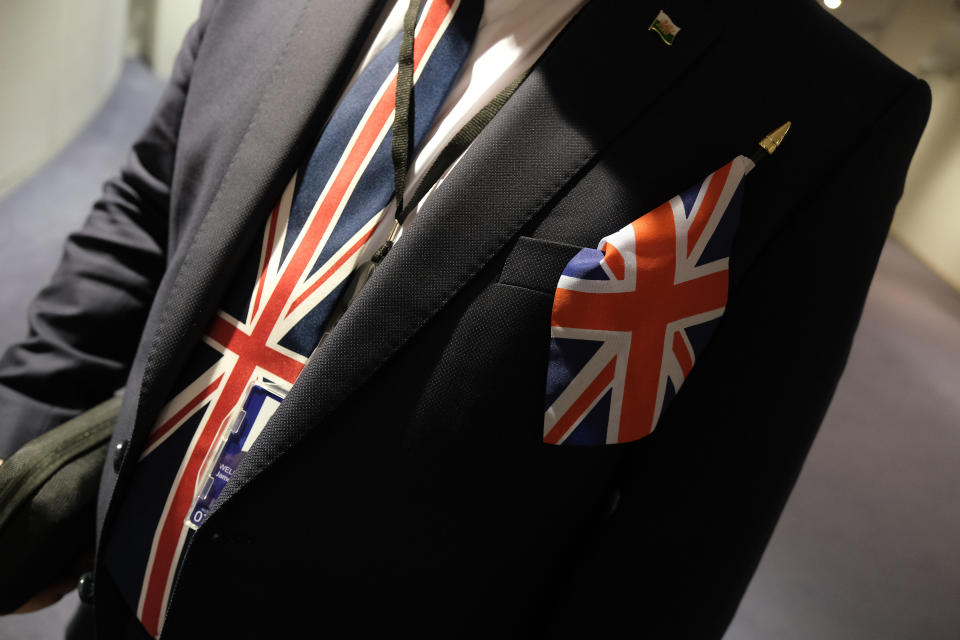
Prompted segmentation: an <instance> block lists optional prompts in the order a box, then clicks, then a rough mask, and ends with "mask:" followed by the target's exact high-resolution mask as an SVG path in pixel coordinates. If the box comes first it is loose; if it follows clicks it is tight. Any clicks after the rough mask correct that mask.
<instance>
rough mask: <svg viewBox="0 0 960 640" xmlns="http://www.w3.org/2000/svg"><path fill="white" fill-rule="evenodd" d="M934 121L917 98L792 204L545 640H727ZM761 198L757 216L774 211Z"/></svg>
mask: <svg viewBox="0 0 960 640" xmlns="http://www.w3.org/2000/svg"><path fill="white" fill-rule="evenodd" d="M929 110H930V92H929V88H928V87H927V86H926V85H925V84H923V83H922V82H919V81H916V82H914V83H912V84H911V85H910V86H909V89H908V90H907V91H905V92H904V94H903V95H902V96H901V97H900V99H899V100H898V101H897V102H896V104H894V105H893V106H892V108H891V109H890V110H889V111H888V112H887V114H886V115H885V117H883V118H882V119H880V120H879V121H878V122H877V123H875V124H874V126H873V127H872V128H871V130H870V132H869V134H868V135H866V136H865V137H864V138H863V139H862V140H861V141H860V143H859V145H858V146H857V148H856V149H854V151H853V152H852V153H850V154H849V155H848V156H847V157H846V158H844V159H843V160H842V161H841V162H840V163H839V165H838V166H837V169H836V171H835V172H833V174H832V175H831V176H830V177H829V179H828V180H827V183H826V184H825V185H823V188H822V189H820V190H819V192H818V193H816V194H808V195H807V196H805V197H804V198H803V200H804V201H802V202H796V203H792V206H793V207H794V209H795V211H794V214H793V216H792V218H791V219H790V221H789V223H788V224H787V225H786V226H785V227H784V228H782V229H780V230H779V232H778V233H777V235H775V236H774V238H773V239H772V241H771V242H770V243H769V244H768V245H767V246H766V247H765V248H764V250H763V252H762V253H761V254H760V255H759V257H758V258H757V259H756V260H755V261H754V262H753V264H751V265H749V266H747V267H746V270H745V271H744V273H743V275H742V278H739V282H738V283H737V286H736V288H735V289H733V290H732V291H731V296H730V300H729V304H728V307H727V310H726V314H725V316H724V318H723V320H722V322H721V324H720V325H719V326H718V328H717V331H716V334H715V335H714V337H713V339H712V341H711V343H710V345H709V347H708V348H707V350H706V352H705V353H704V354H703V357H702V358H701V359H700V360H699V361H698V362H697V364H696V366H695V367H694V369H693V371H692V373H691V375H690V377H689V379H688V380H687V381H686V382H685V383H684V385H683V387H682V388H681V389H680V391H679V392H678V395H677V397H676V399H675V400H674V402H673V403H672V404H671V406H670V408H669V409H668V411H667V412H666V413H665V415H664V417H663V419H662V420H661V421H660V424H659V425H658V426H657V429H656V431H655V432H654V433H653V434H652V435H650V436H648V437H647V438H644V439H643V440H640V441H638V442H636V443H633V444H630V445H625V447H626V448H625V455H624V458H623V460H622V463H621V465H620V467H619V469H618V473H617V475H616V489H617V492H618V495H619V501H618V502H617V504H616V507H615V508H614V509H613V510H612V513H611V514H610V515H609V516H608V517H607V518H606V519H605V520H603V521H602V522H601V523H599V524H598V526H597V527H596V528H595V529H594V531H593V532H592V534H591V536H590V537H589V539H587V540H585V541H584V543H583V545H582V555H581V557H579V558H578V559H576V560H572V561H571V563H570V565H568V566H567V567H566V569H567V575H566V577H565V580H564V581H563V582H560V583H558V584H557V585H556V589H555V591H556V593H557V594H558V596H557V598H556V599H555V600H554V602H553V604H555V605H556V606H555V607H553V609H552V612H553V613H552V615H550V617H549V618H548V619H547V620H545V621H544V624H545V625H546V627H547V628H548V629H549V633H547V634H545V636H546V637H551V638H553V637H598V638H606V637H610V638H613V637H626V636H629V637H638V638H720V637H721V636H722V635H723V633H724V631H725V629H726V626H727V625H728V624H729V622H730V620H731V618H732V616H733V614H734V612H735V611H736V607H737V604H738V603H739V601H740V598H741V597H742V595H743V593H744V590H745V589H746V587H747V585H748V583H749V581H750V578H751V577H752V575H753V572H754V570H755V568H756V566H757V563H758V562H759V559H760V556H761V554H762V552H763V549H764V547H765V546H766V544H767V541H768V539H769V537H770V535H771V534H772V532H773V529H774V526H775V524H776V522H777V519H778V517H779V515H780V512H781V509H782V508H783V505H784V503H785V501H786V499H787V496H788V495H789V492H790V489H791V487H792V486H793V483H794V482H795V480H796V478H797V475H798V473H799V471H800V467H801V465H802V463H803V460H804V458H805V457H806V454H807V451H808V450H809V447H810V445H811V443H812V441H813V438H814V436H815V434H816V432H817V429H818V427H819V425H820V422H821V421H822V419H823V416H824V414H825V412H826V409H827V406H828V405H829V403H830V399H831V397H832V395H833V393H834V390H835V388H836V385H837V382H838V380H839V377H840V374H841V373H842V371H843V368H844V365H845V363H846V360H847V356H848V354H849V351H850V346H851V343H852V340H853V335H854V331H855V329H856V326H857V324H858V322H859V319H860V314H861V312H862V309H863V304H864V301H865V298H866V295H867V291H868V288H869V285H870V281H871V278H872V276H873V273H874V270H875V268H876V264H877V260H878V258H879V255H880V252H881V250H882V248H883V244H884V240H885V238H886V235H887V230H888V228H889V225H890V221H891V218H892V216H893V210H894V206H895V204H896V202H897V200H898V199H899V197H900V194H901V193H902V189H903V183H904V178H905V174H906V170H907V166H908V165H909V162H910V159H911V157H912V155H913V152H914V149H915V148H916V145H917V142H918V140H919V137H920V134H921V132H922V131H923V128H924V125H925V123H926V118H927V115H928V113H929ZM791 135H793V133H791ZM788 144H789V137H788V138H787V140H786V141H785V145H788ZM784 148H785V149H786V146H785V147H784ZM778 153H779V152H778ZM775 161H776V156H774V158H773V159H772V160H771V161H770V162H771V163H772V162H775ZM750 179H759V175H752V176H750V178H748V179H747V181H746V182H745V189H746V191H745V195H744V199H745V200H744V201H745V202H747V200H748V199H749V198H750V197H751V190H750V182H749V180H750ZM752 194H753V195H752V197H754V198H755V202H759V203H760V204H759V205H758V209H757V210H758V211H762V208H763V206H762V202H764V201H766V202H770V201H771V200H769V199H766V200H765V198H766V197H767V196H769V197H770V198H773V197H775V196H776V194H774V193H770V194H759V193H758V192H757V191H756V190H754V191H753V192H752ZM745 206H746V205H745ZM743 224H747V219H746V217H744V221H743ZM732 268H735V267H733V266H732Z"/></svg>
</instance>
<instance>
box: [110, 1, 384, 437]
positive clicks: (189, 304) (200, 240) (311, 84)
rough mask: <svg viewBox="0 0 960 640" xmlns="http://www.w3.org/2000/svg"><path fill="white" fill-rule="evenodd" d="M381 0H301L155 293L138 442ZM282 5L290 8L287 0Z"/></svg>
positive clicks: (334, 95)
mask: <svg viewBox="0 0 960 640" xmlns="http://www.w3.org/2000/svg"><path fill="white" fill-rule="evenodd" d="M383 4H384V0H358V1H356V2H350V3H340V2H335V1H334V0H305V1H304V2H302V3H300V4H299V10H300V15H299V18H298V19H297V21H296V22H295V23H294V26H293V28H292V30H291V32H290V34H289V36H288V40H287V42H286V45H285V46H284V47H283V49H282V53H280V55H279V58H278V59H277V60H275V61H274V63H273V70H272V72H271V80H270V82H269V83H268V85H267V89H266V90H265V91H264V94H263V96H262V98H261V100H260V104H259V105H258V107H257V109H256V112H255V114H254V116H253V119H252V120H251V122H250V123H249V125H248V127H247V129H246V132H245V133H244V135H243V138H242V139H241V140H240V143H239V145H238V147H237V151H236V154H235V156H234V158H233V160H232V161H231V163H230V165H229V167H228V169H227V170H226V173H225V174H224V176H223V179H222V182H221V184H220V186H219V189H218V191H217V193H216V195H215V196H214V198H213V202H212V204H211V205H210V207H209V209H208V211H207V213H206V215H205V216H203V218H202V221H201V222H200V224H199V225H198V226H197V228H196V229H195V230H194V231H193V237H192V239H189V240H188V241H187V243H186V247H185V249H183V250H182V251H180V252H178V253H177V254H176V255H175V256H174V257H173V259H172V260H171V264H172V266H171V270H170V273H171V274H173V277H172V280H171V281H170V282H169V283H164V285H162V289H161V291H160V293H159V294H158V300H162V303H161V304H160V306H159V308H158V309H157V310H155V312H157V311H158V312H159V319H158V321H157V323H156V327H157V328H156V331H155V332H154V334H153V337H152V341H151V344H150V348H149V350H148V352H147V358H146V363H145V365H144V368H143V373H142V379H141V381H140V384H139V390H140V394H139V400H138V403H137V405H136V407H135V412H136V414H135V418H134V419H133V420H124V421H123V422H124V423H126V424H128V425H129V427H128V428H132V427H133V425H136V427H137V428H136V430H135V431H134V432H133V434H132V439H133V442H132V443H131V444H132V449H133V450H135V451H137V450H139V449H140V443H142V441H143V440H144V439H145V437H146V435H147V432H149V430H150V427H151V426H152V425H153V424H154V422H155V420H156V417H157V415H158V413H159V411H160V409H161V408H162V406H163V404H164V402H165V401H166V399H167V397H168V396H169V393H170V389H171V386H172V384H173V382H174V380H175V378H176V375H177V372H178V371H179V369H180V367H181V366H182V365H183V362H184V360H185V358H186V356H187V355H188V354H189V349H184V348H183V345H192V344H195V343H196V341H197V340H199V338H200V336H201V335H202V333H203V331H204V330H205V328H206V327H207V326H208V324H209V322H210V320H211V318H212V316H213V314H214V313H215V311H216V309H217V308H218V306H219V302H220V300H221V298H222V295H223V292H224V288H225V285H226V284H227V283H228V282H229V280H230V277H229V276H230V274H231V273H233V272H234V271H235V270H236V267H237V266H238V262H239V259H240V258H241V257H242V256H243V255H245V253H246V251H245V249H246V247H247V246H248V245H249V243H250V242H251V240H252V239H253V238H254V237H255V236H256V234H257V231H258V230H259V229H260V226H261V225H262V224H263V220H264V219H265V218H266V213H267V212H268V210H269V208H270V207H271V206H272V205H273V204H274V202H275V201H276V200H277V199H278V198H279V197H280V193H281V192H282V190H283V188H284V186H285V185H286V182H287V180H289V178H290V176H291V175H292V174H293V171H294V170H295V169H296V165H297V163H298V162H299V160H300V159H301V158H302V155H303V153H305V152H306V151H307V149H308V147H309V145H310V144H311V143H312V141H313V134H315V133H316V132H317V131H319V129H320V127H321V126H322V124H323V122H324V121H325V120H326V118H327V117H328V116H329V114H330V112H331V110H332V108H333V106H334V105H335V103H336V100H337V99H338V97H339V95H340V93H341V90H342V86H343V84H344V83H345V82H346V80H348V79H349V76H350V73H351V70H352V67H353V66H354V65H355V64H356V63H357V62H358V61H359V56H358V54H359V53H360V49H361V47H362V44H363V42H364V41H365V39H366V36H367V34H368V32H369V31H370V27H371V25H372V24H373V23H374V22H375V21H376V19H377V17H378V16H379V15H380V13H381V7H382V5H383ZM285 10H291V9H290V8H289V7H288V8H286V9H285Z"/></svg>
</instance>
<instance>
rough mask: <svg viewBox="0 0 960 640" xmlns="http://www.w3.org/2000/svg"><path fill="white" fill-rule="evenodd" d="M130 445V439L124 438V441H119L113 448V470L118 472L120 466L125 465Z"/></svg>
mask: <svg viewBox="0 0 960 640" xmlns="http://www.w3.org/2000/svg"><path fill="white" fill-rule="evenodd" d="M129 446H130V441H129V440H124V441H123V442H118V443H117V446H116V448H115V449H114V450H113V470H114V471H116V472H117V473H119V472H120V467H121V465H123V459H124V458H125V457H126V455H127V448H128V447H129Z"/></svg>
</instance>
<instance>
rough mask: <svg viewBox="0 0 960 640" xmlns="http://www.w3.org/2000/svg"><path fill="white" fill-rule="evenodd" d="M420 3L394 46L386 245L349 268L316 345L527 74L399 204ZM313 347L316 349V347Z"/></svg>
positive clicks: (408, 142)
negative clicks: (391, 210) (392, 210)
mask: <svg viewBox="0 0 960 640" xmlns="http://www.w3.org/2000/svg"><path fill="white" fill-rule="evenodd" d="M419 5H420V0H411V2H410V6H409V7H408V8H407V12H406V14H404V18H403V40H402V41H401V42H400V54H399V56H398V60H397V98H396V110H395V115H394V119H393V145H392V152H393V171H394V197H395V199H396V202H397V207H396V212H397V213H396V216H395V217H394V221H393V226H392V227H391V229H390V232H389V234H388V235H387V239H386V241H385V242H384V243H383V244H382V245H380V247H379V248H378V249H377V250H376V252H374V254H373V256H372V257H371V258H370V261H369V262H366V263H364V264H362V265H361V266H359V267H358V268H357V269H356V270H354V272H353V275H352V276H351V279H350V282H349V284H348V285H347V287H346V289H345V290H344V292H343V294H342V295H341V296H340V299H339V300H337V304H336V306H335V307H334V308H333V310H332V311H331V312H330V316H329V318H328V319H327V323H326V326H325V329H324V333H323V337H322V338H321V339H320V344H322V343H323V341H324V340H325V339H326V338H327V336H328V335H329V334H330V331H332V330H333V327H334V326H335V325H336V324H337V322H338V321H339V320H340V318H341V317H342V316H343V314H344V312H345V311H346V310H347V307H348V306H349V305H350V303H351V302H352V301H353V299H354V298H356V296H357V294H358V293H359V292H360V290H361V289H362V288H363V286H364V285H365V284H366V283H367V280H369V279H370V276H371V275H373V270H374V269H375V268H376V266H377V264H379V263H380V261H381V260H383V258H384V257H385V256H386V255H387V253H388V252H389V251H390V249H391V248H392V247H393V245H394V243H395V242H396V241H397V238H398V236H399V235H400V227H401V226H402V225H403V222H404V220H406V218H407V216H408V215H410V212H411V211H413V209H415V208H416V206H417V204H418V203H419V202H420V201H421V200H422V199H423V197H424V196H425V195H426V194H427V192H428V191H430V189H431V188H432V187H433V186H434V184H436V183H437V181H438V180H439V179H440V176H442V175H443V174H444V172H446V170H447V169H449V168H450V165H452V164H453V162H454V161H455V160H456V159H457V158H459V157H460V155H461V154H463V152H464V151H466V150H467V147H469V146H470V143H472V142H473V141H474V139H476V137H477V136H478V135H480V132H481V131H483V129H484V128H485V127H486V126H487V125H488V124H489V123H490V121H491V120H493V117H494V116H495V115H497V112H498V111H500V109H501V108H502V107H503V105H504V104H506V102H507V100H508V99H509V98H510V96H512V95H513V93H514V91H516V90H517V87H519V86H520V85H521V84H522V83H523V81H524V79H526V77H527V75H528V73H529V71H526V72H524V73H522V74H520V76H519V77H518V78H517V79H516V80H514V81H513V82H511V83H510V84H509V85H507V86H506V87H504V89H503V90H502V91H501V92H500V93H498V94H497V95H496V96H494V98H493V99H492V100H491V101H490V102H488V103H487V104H486V105H484V107H483V108H482V109H480V111H478V112H477V113H476V115H474V116H473V117H472V118H470V120H469V121H468V122H467V123H466V124H465V125H463V127H461V129H460V130H459V131H458V132H457V133H456V135H454V136H453V138H452V139H451V140H450V142H449V143H448V144H447V146H446V147H444V148H443V150H442V151H441V152H440V155H438V156H437V159H436V160H435V161H434V162H433V164H431V165H430V168H429V169H427V172H426V173H425V174H424V176H423V180H421V181H420V184H419V185H418V186H417V189H416V190H415V191H414V193H413V197H411V198H410V200H409V201H408V202H404V198H403V195H404V190H405V188H406V183H407V173H408V171H409V167H410V155H411V153H410V147H411V140H412V138H413V38H414V31H415V30H416V25H417V11H418V10H419ZM317 346H318V347H319V345H317Z"/></svg>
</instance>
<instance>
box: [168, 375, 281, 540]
mask: <svg viewBox="0 0 960 640" xmlns="http://www.w3.org/2000/svg"><path fill="white" fill-rule="evenodd" d="M285 395H286V390H284V389H283V388H281V387H279V386H277V385H273V384H270V383H266V382H262V381H261V382H255V383H253V384H251V385H250V386H249V387H248V388H247V393H246V395H245V396H244V399H243V403H242V405H241V408H240V410H239V411H237V412H236V413H234V414H231V415H230V416H229V417H228V418H227V419H226V420H224V422H223V424H222V425H221V427H220V433H219V434H218V436H217V440H216V441H215V442H216V444H215V445H214V446H212V447H211V448H210V451H209V452H208V453H207V456H206V459H205V461H204V464H203V466H201V468H200V473H199V475H198V476H197V484H196V487H197V489H196V494H195V496H194V500H193V509H191V511H190V515H188V516H187V519H186V521H185V523H186V525H187V526H188V527H190V528H191V529H196V528H197V527H199V526H200V524H201V523H202V522H203V521H204V520H205V519H206V517H207V515H208V514H209V513H210V507H211V506H213V503H214V502H215V501H216V499H217V497H219V496H220V493H221V492H222V491H223V488H224V487H225V486H227V483H228V482H230V478H231V477H232V476H233V472H234V470H235V469H236V468H237V465H239V464H240V460H242V459H243V456H244V454H246V452H247V451H248V450H249V449H250V446H251V445H252V444H253V443H254V441H255V440H256V439H257V436H259V435H260V432H262V431H263V427H264V426H266V424H267V421H268V420H270V417H271V416H272V415H273V414H274V412H275V411H276V410H277V407H279V406H280V402H282V401H283V398H284V396H285Z"/></svg>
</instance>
